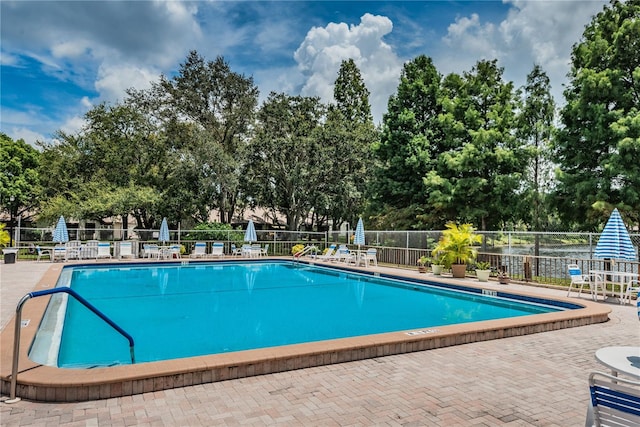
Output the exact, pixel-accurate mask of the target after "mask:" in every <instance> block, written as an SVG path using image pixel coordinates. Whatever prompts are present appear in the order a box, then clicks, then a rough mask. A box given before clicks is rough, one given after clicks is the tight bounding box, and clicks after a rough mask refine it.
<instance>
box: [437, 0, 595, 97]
mask: <svg viewBox="0 0 640 427" xmlns="http://www.w3.org/2000/svg"><path fill="white" fill-rule="evenodd" d="M505 3H508V4H509V3H510V4H511V5H512V6H511V9H510V10H509V12H508V14H507V17H506V18H505V19H504V20H503V21H502V22H500V23H491V22H483V19H482V16H480V15H478V14H472V15H471V16H469V17H458V18H457V19H456V21H455V22H454V23H452V24H451V25H449V27H448V31H447V35H446V36H445V37H443V41H444V44H445V46H446V49H443V50H441V51H439V52H437V54H436V55H434V61H435V63H436V65H437V66H438V69H439V70H440V71H441V72H443V73H445V74H447V73H451V72H455V73H462V72H463V71H468V70H470V69H471V68H472V67H473V65H474V64H475V63H476V62H477V61H478V60H480V59H498V64H499V66H501V67H503V68H504V70H505V74H504V78H505V79H506V80H511V81H513V82H514V83H515V85H516V87H519V86H522V85H524V84H525V82H526V77H527V74H528V73H529V72H531V70H532V69H533V65H534V64H539V65H540V66H542V68H543V70H544V71H545V72H546V73H547V75H548V76H549V78H550V80H551V84H552V93H553V96H554V98H555V100H556V103H558V104H560V103H562V102H563V98H562V84H564V83H565V82H566V75H567V73H568V72H569V69H570V58H571V48H572V45H573V44H574V43H576V42H578V41H579V40H580V37H581V36H582V32H583V31H584V27H585V25H586V24H587V23H589V22H590V21H591V17H592V16H593V15H595V14H596V13H598V12H599V11H600V10H602V7H603V5H604V4H605V1H604V0H593V1H586V2H574V1H527V0H505Z"/></svg>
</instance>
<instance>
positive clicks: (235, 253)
mask: <svg viewBox="0 0 640 427" xmlns="http://www.w3.org/2000/svg"><path fill="white" fill-rule="evenodd" d="M231 256H242V248H239V247H237V246H236V245H235V243H232V244H231Z"/></svg>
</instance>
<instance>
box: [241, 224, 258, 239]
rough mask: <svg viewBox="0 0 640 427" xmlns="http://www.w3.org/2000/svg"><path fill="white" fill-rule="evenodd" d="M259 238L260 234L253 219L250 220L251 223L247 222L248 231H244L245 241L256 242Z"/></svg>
mask: <svg viewBox="0 0 640 427" xmlns="http://www.w3.org/2000/svg"><path fill="white" fill-rule="evenodd" d="M257 240H258V236H257V235H256V227H255V225H253V220H252V219H250V220H249V224H247V231H245V232H244V241H245V242H249V243H251V242H256V241H257Z"/></svg>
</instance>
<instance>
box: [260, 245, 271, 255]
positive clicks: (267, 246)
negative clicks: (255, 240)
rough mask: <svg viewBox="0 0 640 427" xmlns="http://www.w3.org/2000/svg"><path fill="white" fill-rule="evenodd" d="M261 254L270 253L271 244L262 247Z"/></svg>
mask: <svg viewBox="0 0 640 427" xmlns="http://www.w3.org/2000/svg"><path fill="white" fill-rule="evenodd" d="M260 255H261V256H267V255H269V244H268V243H267V244H266V245H264V248H260Z"/></svg>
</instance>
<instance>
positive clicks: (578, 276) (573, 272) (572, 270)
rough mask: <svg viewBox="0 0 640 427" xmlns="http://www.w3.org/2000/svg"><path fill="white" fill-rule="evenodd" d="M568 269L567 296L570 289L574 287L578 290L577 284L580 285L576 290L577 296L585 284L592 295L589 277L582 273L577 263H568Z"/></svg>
mask: <svg viewBox="0 0 640 427" xmlns="http://www.w3.org/2000/svg"><path fill="white" fill-rule="evenodd" d="M567 269H568V270H569V277H571V283H570V284H569V289H568V290H567V296H569V294H570V293H571V289H573V288H574V287H575V288H576V290H578V285H580V289H579V290H578V296H580V294H581V293H582V289H583V288H584V286H585V285H587V286H589V289H590V290H591V293H592V295H593V292H594V290H595V289H594V286H593V283H592V281H591V277H590V276H589V275H588V274H582V270H580V267H578V264H569V265H568V266H567Z"/></svg>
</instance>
